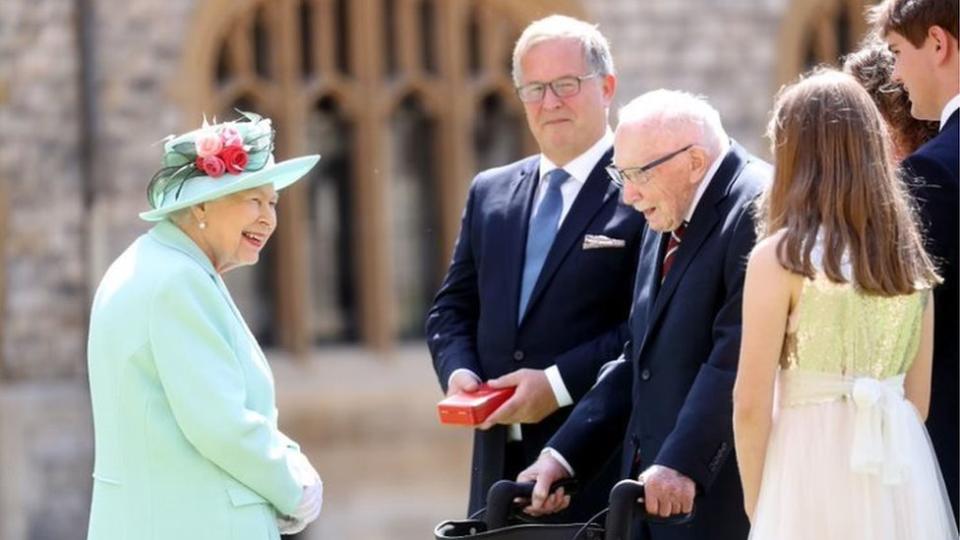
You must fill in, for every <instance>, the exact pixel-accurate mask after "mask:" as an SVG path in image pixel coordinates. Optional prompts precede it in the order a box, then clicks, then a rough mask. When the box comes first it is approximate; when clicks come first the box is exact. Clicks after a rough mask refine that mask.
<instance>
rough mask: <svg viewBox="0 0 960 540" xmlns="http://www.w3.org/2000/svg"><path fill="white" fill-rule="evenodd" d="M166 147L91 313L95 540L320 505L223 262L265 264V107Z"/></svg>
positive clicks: (252, 537)
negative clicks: (138, 225)
mask: <svg viewBox="0 0 960 540" xmlns="http://www.w3.org/2000/svg"><path fill="white" fill-rule="evenodd" d="M245 116H246V118H245V120H244V121H237V122H229V123H224V124H218V125H214V126H210V125H207V124H206V122H204V127H203V128H201V129H199V130H196V131H193V132H190V133H187V134H185V135H183V136H180V137H176V138H172V137H171V138H169V139H168V140H167V142H166V144H165V146H164V149H165V153H164V158H163V163H164V167H163V169H161V170H160V172H158V173H157V175H155V176H154V178H153V180H152V181H151V182H150V186H149V187H148V197H149V199H150V202H151V206H152V207H153V208H152V210H150V211H148V212H144V213H143V214H141V217H142V218H143V219H145V220H147V221H157V222H158V223H157V224H156V226H154V227H153V229H151V230H150V231H149V232H147V233H146V234H144V235H143V236H141V237H140V238H138V239H137V240H136V241H134V242H133V244H132V245H131V246H130V247H129V248H127V250H126V251H124V253H123V254H122V255H120V257H119V258H118V259H117V260H116V261H115V262H114V263H113V264H112V265H111V266H110V268H109V270H108V271H107V273H106V275H105V276H104V278H103V281H102V282H101V283H100V286H99V288H98V289H97V293H96V297H95V299H94V303H93V310H92V314H91V320H90V336H89V347H88V355H89V358H88V359H89V373H90V389H91V396H92V402H93V417H94V429H95V443H96V459H95V465H94V471H93V477H94V487H93V503H92V508H91V512H90V526H89V531H88V539H89V540H148V539H149V540H187V539H198V540H199V539H203V540H267V539H277V538H279V535H280V533H281V532H284V533H288V532H297V531H299V530H301V529H302V528H303V527H305V526H306V524H307V523H309V522H310V521H312V520H313V519H315V518H316V517H317V514H318V513H319V511H320V505H321V499H322V483H321V482H320V478H319V476H318V475H317V473H316V471H314V469H313V467H312V466H311V465H310V464H309V462H308V461H307V459H306V458H305V457H304V456H303V454H301V452H300V449H299V447H298V445H297V444H296V443H295V442H293V441H292V440H290V439H289V438H288V437H286V436H285V435H284V434H283V433H281V432H280V431H279V430H278V429H277V409H276V404H275V395H274V385H273V377H272V375H271V372H270V367H269V365H268V364H267V361H266V358H264V356H263V353H262V352H261V350H260V347H259V346H258V344H257V341H256V340H255V339H254V337H253V335H251V333H250V331H249V330H248V328H247V326H246V324H245V323H244V320H243V317H242V316H241V314H240V312H239V311H238V310H237V307H236V305H235V304H234V303H233V300H232V299H231V298H230V293H229V292H228V291H227V288H226V286H225V285H224V282H223V280H222V279H221V274H223V273H224V272H226V271H228V270H230V269H233V268H236V267H239V266H243V265H249V264H254V263H256V262H257V260H258V259H259V253H260V250H261V249H262V248H263V247H264V245H265V244H266V242H267V240H268V239H269V238H270V235H271V233H273V231H274V229H275V227H276V211H275V204H276V199H277V193H276V192H277V190H279V189H282V188H284V187H286V186H287V185H289V184H291V183H293V182H295V181H296V180H298V179H299V178H300V177H302V176H303V175H304V174H306V172H307V171H309V169H310V168H311V167H313V166H314V164H316V162H317V160H318V159H319V156H306V157H301V158H296V159H291V160H288V161H284V162H282V163H275V162H274V160H273V157H272V149H273V130H272V128H271V126H270V121H269V120H268V119H262V118H260V117H258V116H256V115H253V114H250V113H245Z"/></svg>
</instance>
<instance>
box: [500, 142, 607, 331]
mask: <svg viewBox="0 0 960 540" xmlns="http://www.w3.org/2000/svg"><path fill="white" fill-rule="evenodd" d="M611 154H612V150H609V151H607V152H606V153H605V154H604V155H603V157H601V158H600V161H598V162H597V164H596V165H595V166H594V167H593V171H591V172H590V177H589V178H587V181H586V182H584V184H583V187H582V188H580V193H578V194H577V198H576V199H574V201H573V205H572V206H571V207H570V211H569V212H567V216H566V217H565V218H564V220H563V223H562V224H561V225H560V229H559V230H558V231H557V236H556V237H554V239H553V244H552V245H551V246H550V251H549V252H548V253H547V260H546V261H544V263H543V268H542V269H541V270H540V275H539V276H538V277H537V283H536V284H535V285H534V287H533V292H532V293H531V294H530V302H529V303H528V304H527V313H529V312H530V310H531V309H532V308H533V306H534V304H536V302H537V299H538V298H539V297H540V296H541V295H542V294H543V291H544V290H545V289H546V288H547V285H549V283H550V279H551V278H552V277H553V275H554V274H555V273H556V272H557V269H559V268H560V263H562V262H563V260H564V259H565V258H566V256H567V254H568V253H569V252H570V249H571V248H572V247H573V246H574V245H576V243H577V240H579V239H580V238H581V237H582V236H583V234H582V233H583V231H584V230H585V229H586V228H587V226H588V225H589V224H590V221H591V220H592V219H593V217H594V216H595V215H596V214H597V212H599V211H600V208H602V207H603V205H604V204H605V203H606V202H607V201H608V200H609V199H610V197H614V196H616V195H617V193H619V190H617V188H616V187H615V186H613V185H612V184H611V183H610V180H609V179H608V178H607V173H606V171H605V169H604V167H606V165H607V164H608V163H609V162H610V156H611ZM529 206H530V205H528V210H527V215H528V216H529ZM524 238H526V234H524ZM521 256H523V254H522V252H521ZM518 283H519V280H518ZM518 291H519V289H518Z"/></svg>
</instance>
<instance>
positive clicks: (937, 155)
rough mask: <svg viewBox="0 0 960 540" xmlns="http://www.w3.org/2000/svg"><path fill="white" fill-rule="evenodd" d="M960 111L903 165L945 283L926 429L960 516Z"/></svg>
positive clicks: (937, 298)
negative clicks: (959, 501)
mask: <svg viewBox="0 0 960 540" xmlns="http://www.w3.org/2000/svg"><path fill="white" fill-rule="evenodd" d="M958 133H960V111H954V113H953V115H951V116H950V118H948V119H947V122H946V123H945V124H944V125H943V129H941V130H940V133H939V134H938V135H937V136H936V137H934V138H933V139H931V140H930V141H927V143H926V144H924V145H923V146H921V147H920V148H918V149H917V151H916V152H914V153H913V154H911V155H910V156H909V157H908V158H907V159H905V160H904V161H903V167H904V169H905V170H906V172H907V174H908V175H912V176H913V177H914V178H912V179H911V180H910V184H911V190H912V192H913V195H914V198H915V199H916V201H917V204H918V206H919V209H920V218H921V221H922V223H923V225H924V229H925V233H926V247H927V251H928V252H929V253H930V254H931V255H932V256H933V257H934V259H935V260H936V262H937V263H938V266H939V269H940V274H941V276H942V277H943V283H942V284H941V285H940V286H938V287H937V288H936V289H934V291H933V302H934V323H933V326H934V329H933V383H932V385H931V394H930V415H929V416H928V417H927V429H928V430H929V432H930V439H931V440H932V441H933V447H934V449H935V450H936V452H937V459H938V460H939V462H940V469H941V471H942V472H943V479H944V481H945V482H946V485H947V492H948V493H949V495H950V503H951V505H952V506H953V514H954V518H956V516H957V490H958V487H957V483H958V480H960V478H958V477H960V470H958V464H960V446H958V441H957V439H958V435H960V371H958V365H960V335H958V333H957V321H958V320H960V316H958V311H957V297H958V294H960V292H958V289H957V252H958V249H960V239H958V230H960V221H958V215H960V191H958V189H957V188H958V184H960V171H958V168H960V149H958V145H960V142H958Z"/></svg>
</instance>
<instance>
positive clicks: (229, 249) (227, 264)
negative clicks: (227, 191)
mask: <svg viewBox="0 0 960 540" xmlns="http://www.w3.org/2000/svg"><path fill="white" fill-rule="evenodd" d="M276 206H277V192H276V190H275V189H274V188H273V184H266V185H263V186H260V187H256V188H252V189H248V190H245V191H240V192H237V193H234V194H231V195H226V196H224V197H221V198H219V199H214V200H212V201H208V202H206V203H203V204H201V205H197V207H194V216H195V217H196V218H197V220H198V221H199V222H200V223H204V224H205V226H204V227H203V228H201V229H199V230H198V231H197V235H198V236H199V238H198V239H197V240H199V241H198V244H199V245H200V248H201V249H203V251H204V252H205V253H206V254H207V256H208V257H210V261H211V262H212V263H213V267H214V268H215V269H216V270H217V272H219V273H221V274H222V273H224V272H226V271H228V270H232V269H234V268H237V267H239V266H247V265H251V264H256V263H257V261H259V260H260V251H261V250H262V249H263V247H264V246H266V244H267V240H269V239H270V236H271V235H272V234H273V231H274V230H275V229H276V227H277V209H276Z"/></svg>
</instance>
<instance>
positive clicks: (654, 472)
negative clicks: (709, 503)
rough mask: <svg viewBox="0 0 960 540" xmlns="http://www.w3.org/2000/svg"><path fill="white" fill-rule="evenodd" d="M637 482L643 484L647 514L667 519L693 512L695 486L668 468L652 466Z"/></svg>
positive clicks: (686, 478)
mask: <svg viewBox="0 0 960 540" xmlns="http://www.w3.org/2000/svg"><path fill="white" fill-rule="evenodd" d="M638 480H639V481H640V483H641V484H643V490H644V501H645V504H646V507H647V513H648V514H651V515H655V516H660V517H669V516H672V515H674V514H688V513H690V511H692V510H693V498H694V496H696V494H697V485H696V484H695V483H694V482H693V480H691V479H690V478H688V477H686V476H684V475H682V474H680V473H679V472H677V471H675V470H673V469H671V468H670V467H664V466H663V465H653V466H651V467H650V468H649V469H647V470H645V471H643V472H642V473H641V474H640V478H639V479H638Z"/></svg>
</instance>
